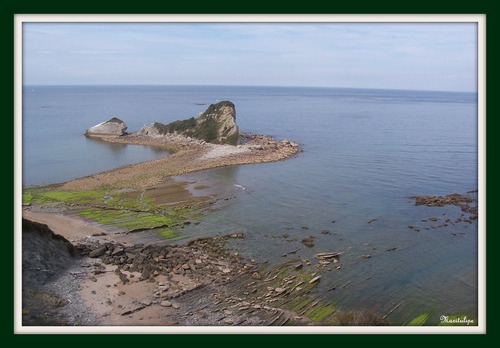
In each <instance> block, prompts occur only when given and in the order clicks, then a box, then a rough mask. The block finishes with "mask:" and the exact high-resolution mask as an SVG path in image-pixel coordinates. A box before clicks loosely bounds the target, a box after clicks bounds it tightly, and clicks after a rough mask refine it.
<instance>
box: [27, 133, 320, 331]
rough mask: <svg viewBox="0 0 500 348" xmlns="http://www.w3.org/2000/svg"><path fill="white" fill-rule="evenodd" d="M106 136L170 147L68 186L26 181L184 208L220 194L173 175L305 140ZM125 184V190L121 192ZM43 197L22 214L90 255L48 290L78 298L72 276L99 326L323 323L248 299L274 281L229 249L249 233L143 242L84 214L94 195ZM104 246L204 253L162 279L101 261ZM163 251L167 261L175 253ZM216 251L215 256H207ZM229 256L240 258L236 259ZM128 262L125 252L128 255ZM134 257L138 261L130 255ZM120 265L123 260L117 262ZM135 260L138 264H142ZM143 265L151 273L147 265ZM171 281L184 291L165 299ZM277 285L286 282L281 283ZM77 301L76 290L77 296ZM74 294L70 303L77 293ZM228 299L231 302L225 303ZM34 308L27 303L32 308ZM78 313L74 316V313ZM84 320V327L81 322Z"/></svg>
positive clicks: (269, 153)
mask: <svg viewBox="0 0 500 348" xmlns="http://www.w3.org/2000/svg"><path fill="white" fill-rule="evenodd" d="M98 139H100V140H102V141H105V142H111V143H123V144H135V145H145V146H157V147H163V148H166V149H168V150H169V151H171V153H170V154H168V155H167V156H164V157H161V158H158V159H154V160H150V161H146V162H140V163H136V164H132V165H128V166H124V167H120V168H116V169H112V170H108V171H104V172H100V173H96V174H92V175H89V176H86V177H82V178H77V179H73V180H69V181H66V182H63V183H59V184H51V185H44V186H39V187H34V188H26V190H27V191H26V192H33V189H34V190H37V189H38V190H40V189H41V190H42V191H44V190H46V189H47V188H50V190H53V191H51V192H52V193H54V192H62V193H65V192H71V193H73V192H74V193H81V192H89V191H94V192H96V191H98V190H101V191H105V192H107V193H106V194H115V193H116V194H117V195H118V197H119V198H120V199H129V198H130V197H132V198H133V199H137V202H139V201H140V202H141V203H142V201H143V199H144V197H146V198H148V199H150V200H152V201H153V202H154V203H153V206H155V207H167V206H174V207H175V206H181V207H185V206H186V205H188V206H192V205H196V204H201V207H207V206H208V204H209V203H210V202H212V203H213V202H216V201H217V199H218V197H217V195H215V196H214V195H211V196H203V197H195V196H193V195H192V194H191V193H190V192H188V190H187V183H185V182H177V181H174V180H172V179H171V178H172V177H173V176H178V175H183V174H187V173H191V172H196V171H202V170H206V169H212V168H217V167H223V166H232V165H241V164H253V163H265V162H275V161H280V160H284V159H286V158H289V157H292V156H294V155H296V154H297V153H298V152H300V151H301V150H300V149H299V145H298V144H296V143H293V142H290V141H287V140H285V141H280V142H279V141H275V140H274V139H272V138H271V137H269V136H265V135H254V134H244V133H242V134H241V138H240V139H241V140H242V141H243V144H241V145H237V146H233V145H216V144H209V143H205V142H203V141H199V140H195V139H190V138H186V137H182V136H176V135H171V136H162V137H157V138H156V137H150V136H144V135H140V134H129V135H125V136H120V137H99V138H98ZM24 190H25V189H23V193H24ZM30 190H31V191H30ZM110 192H111V193H110ZM117 192H125V193H124V194H122V193H120V194H118V193H117ZM137 197H140V198H137ZM137 202H136V203H137ZM34 203H35V204H31V203H27V204H23V211H22V216H23V219H27V220H29V221H34V222H35V223H41V224H44V225H46V226H48V228H49V229H50V230H51V231H53V233H55V234H58V235H60V236H62V237H64V238H65V239H66V240H68V242H69V243H71V244H73V245H74V246H75V247H76V248H77V249H79V250H80V254H81V255H82V256H81V257H83V259H79V261H76V263H75V264H74V265H73V266H72V267H71V268H70V269H71V271H66V272H65V273H62V274H61V275H60V277H59V278H60V279H61V280H56V281H54V282H52V283H49V284H45V285H43V287H42V289H44V291H45V290H47V291H48V292H49V293H50V294H51V295H50V296H49V297H50V298H53V295H52V294H56V295H55V296H56V297H57V296H59V297H60V298H62V299H63V300H61V301H62V302H64V301H65V300H64V299H65V298H68V299H69V297H67V294H64V291H62V292H61V286H60V285H59V282H61V281H63V282H65V284H71V286H72V287H73V288H76V289H79V291H77V297H78V298H80V306H79V307H78V310H79V311H82V308H86V311H85V312H86V313H82V315H83V316H84V317H85V318H86V319H85V320H86V322H91V323H92V324H91V325H225V326H229V325H269V324H271V325H276V324H279V322H280V321H281V318H282V317H283V318H286V320H287V322H294V323H295V324H296V325H297V324H298V325H313V324H314V322H312V321H311V320H310V319H308V318H306V317H303V316H300V315H297V314H295V313H293V312H291V311H289V310H285V309H281V308H277V306H268V305H267V304H266V305H264V304H263V302H262V301H261V300H260V299H259V300H257V299H256V297H255V296H250V297H251V298H252V305H251V306H250V302H247V301H243V300H241V297H242V296H243V297H246V296H247V295H248V294H247V293H246V292H245V294H243V293H241V291H242V289H244V288H245V286H247V285H248V284H250V285H252V284H253V285H252V286H254V287H255V292H257V291H259V292H260V291H267V292H269V289H268V288H269V286H268V285H270V284H267V283H264V282H262V284H261V286H257V285H256V280H257V279H255V278H252V277H257V276H258V277H259V280H260V279H263V278H262V277H264V275H263V276H260V275H258V272H256V270H257V269H258V268H259V267H261V266H259V265H257V264H252V263H251V262H250V260H243V259H241V258H240V257H239V256H238V253H235V252H234V251H231V250H229V249H225V247H224V246H223V245H224V244H225V240H227V238H243V236H242V235H240V234H238V233H236V234H235V235H234V236H233V237H231V236H229V237H212V238H206V239H202V240H198V239H197V240H191V241H189V240H183V241H182V242H180V244H179V245H177V244H172V242H171V241H169V240H168V239H164V240H162V239H161V238H160V237H157V240H156V241H148V240H146V241H145V240H141V239H140V238H141V237H137V234H136V233H133V234H128V233H125V234H124V233H123V232H110V231H109V230H108V228H107V227H108V226H107V225H103V224H102V223H99V222H98V223H97V224H96V223H95V222H94V221H92V220H88V219H87V218H84V217H82V216H79V215H77V214H76V212H77V211H78V209H82V208H84V207H86V206H92V205H93V204H95V201H94V202H93V203H91V202H87V201H85V199H82V200H77V201H65V200H62V201H56V202H51V201H49V202H42V203H39V202H37V201H34ZM104 205H106V203H105V204H104ZM101 208H103V207H101ZM103 209H104V210H106V209H112V210H114V209H123V207H122V206H113V207H104V208H103ZM188 221H189V220H188ZM185 223H186V222H185ZM174 243H175V242H174ZM221 243H222V244H221ZM103 245H105V246H106V247H107V248H110V251H109V252H107V253H106V255H108V254H109V255H111V254H113V255H114V253H115V252H116V248H129V249H127V250H128V251H127V255H129V256H130V254H131V253H132V252H133V250H135V249H134V248H139V249H140V250H145V249H146V248H156V249H153V250H156V251H155V252H156V253H158V252H161V250H166V249H172V248H174V250H176V249H175V248H177V250H182V252H181V253H180V254H179V255H181V254H182V255H184V254H185V255H188V254H193V252H194V254H195V255H194V256H195V258H193V259H191V258H187V259H186V260H184V261H185V263H184V264H182V265H181V264H179V265H177V266H176V267H177V268H174V267H173V266H172V268H168V269H163V271H162V272H161V273H160V272H158V270H161V268H158V269H157V271H156V272H155V275H154V277H153V275H151V277H149V278H148V279H147V281H145V280H146V279H144V277H141V273H140V272H141V269H142V266H141V265H139V266H138V267H139V269H134V270H133V271H130V270H129V269H128V267H129V264H127V263H125V264H123V263H121V264H117V262H119V261H117V260H115V261H113V262H111V263H110V262H108V261H107V259H106V258H105V257H106V256H105V255H103V256H102V257H101V258H99V257H98V258H97V259H95V258H92V257H91V255H92V253H91V252H92V251H93V250H95V249H96V248H102V246H103ZM198 245H199V246H198ZM141 248H144V249H141ZM221 248H222V249H221ZM139 249H138V250H139ZM23 253H24V251H23ZM163 257H164V258H165V260H166V259H167V254H165V255H163ZM209 259H210V261H207V260H209ZM132 260H133V259H132ZM154 260H157V261H158V258H154ZM230 260H232V262H229V261H230ZM120 261H123V259H122V258H121V259H120ZM130 262H131V260H129V263H130ZM172 262H175V260H174V261H172ZM113 265H117V267H114V266H113ZM186 265H187V267H186ZM135 266H136V267H137V265H135ZM201 266H204V267H206V268H207V267H208V268H207V270H210V271H209V273H207V274H204V273H203V272H202V273H200V272H199V271H198V272H197V271H196V267H201ZM144 267H152V266H151V260H149V261H147V262H146V261H144ZM155 267H156V266H155ZM250 271H252V272H250ZM274 271H275V270H274ZM137 272H139V273H137ZM190 272H193V273H194V274H195V276H193V275H191V274H190ZM249 272H250V273H249ZM142 273H143V274H142V275H144V272H142ZM256 274H257V275H256ZM76 275H79V276H76ZM265 277H267V276H265ZM124 279H127V280H126V281H125V280H124ZM213 281H215V283H213ZM226 283H228V284H239V285H240V286H238V289H233V290H232V291H233V294H232V295H236V294H237V295H238V296H240V297H238V298H239V299H240V300H238V303H236V304H234V301H235V300H234V299H233V296H232V295H231V296H225V295H224V296H222V294H224V293H226V294H227V292H228V290H227V288H226V285H225V284H226ZM167 285H168V287H169V288H170V289H171V290H172V289H176V291H177V292H175V293H174V295H169V296H173V297H172V299H170V297H169V298H168V299H165V298H163V296H164V295H166V294H167V293H168V292H167V291H165V294H163V290H161V289H165V286H167ZM264 285H266V286H264ZM315 285H317V284H314V286H315ZM278 289H281V288H280V287H278ZM23 290H24V288H23ZM29 291H30V290H29V289H28V292H29ZM42 293H43V292H42ZM158 294H159V295H158ZM168 294H170V293H168ZM269 294H270V295H272V297H273V298H275V301H276V300H278V298H281V297H282V292H276V293H275V292H274V290H273V291H271V292H270V293H269ZM37 296H38V295H37ZM193 296H195V297H196V298H197V297H198V296H201V297H204V298H206V299H207V301H208V302H206V303H205V304H204V305H203V306H201V307H203V308H201V307H200V308H201V309H200V308H198V307H199V306H198V305H197V304H196V303H197V302H198V301H194V298H192V297H193ZM254 297H255V298H254ZM74 300H75V298H73V301H74ZM61 301H59V302H61ZM68 301H69V303H71V300H68ZM191 302H193V303H191ZM195 302H196V303H195ZM223 302H229V303H226V306H223V305H222V303H223ZM228 304H229V305H230V307H231V308H232V307H234V310H229V309H228V306H227V305H228ZM268 304H269V303H268ZM179 305H180V306H182V307H181V310H179V309H178V307H177V306H179ZM45 307H46V306H45ZM49 307H50V305H49ZM63 308H64V310H61V311H62V312H66V313H69V316H71V315H72V314H75V315H76V312H75V313H72V309H71V305H66V306H64V307H63ZM183 308H191V311H195V312H196V314H193V313H192V314H193V315H191V316H190V317H186V313H185V312H184V311H183V310H182V309H183ZM207 308H208V309H210V311H209V312H207ZM29 310H32V311H35V312H36V308H33V307H32V308H30V309H29ZM29 310H28V309H27V310H26V311H28V312H29ZM53 310H54V311H55V313H58V315H59V313H60V312H61V311H59V309H57V308H54V309H53ZM128 312H130V313H128ZM135 312H138V314H140V316H135V314H134V313H135ZM248 312H250V313H252V318H254V319H250V318H249V317H247V318H246V316H247V313H248ZM124 313H128V314H124ZM189 313H190V312H188V313H187V314H189ZM200 313H201V314H200ZM78 315H79V314H78ZM66 316H68V315H66ZM278 316H279V318H278ZM70 319H71V318H68V320H70ZM278 319H279V320H278ZM75 324H77V325H78V323H75Z"/></svg>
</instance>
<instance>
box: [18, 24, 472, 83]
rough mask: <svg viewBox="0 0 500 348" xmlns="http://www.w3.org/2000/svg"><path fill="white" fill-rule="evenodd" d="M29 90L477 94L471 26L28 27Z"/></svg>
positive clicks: (26, 69)
mask: <svg viewBox="0 0 500 348" xmlns="http://www.w3.org/2000/svg"><path fill="white" fill-rule="evenodd" d="M23 84H24V85H137V84H140V85H237V86H304V87H305V86H311V87H345V88H380V89H409V90H438V91H462V92H475V91H476V89H477V26H476V24H475V23H26V22H25V23H23Z"/></svg>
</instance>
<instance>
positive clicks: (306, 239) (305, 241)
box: [302, 238, 314, 248]
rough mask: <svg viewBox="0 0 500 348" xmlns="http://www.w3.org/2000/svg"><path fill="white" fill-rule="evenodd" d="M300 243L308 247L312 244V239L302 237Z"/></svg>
mask: <svg viewBox="0 0 500 348" xmlns="http://www.w3.org/2000/svg"><path fill="white" fill-rule="evenodd" d="M302 243H303V244H304V245H305V246H306V247H309V248H312V247H313V246H314V240H313V239H312V238H304V239H302Z"/></svg>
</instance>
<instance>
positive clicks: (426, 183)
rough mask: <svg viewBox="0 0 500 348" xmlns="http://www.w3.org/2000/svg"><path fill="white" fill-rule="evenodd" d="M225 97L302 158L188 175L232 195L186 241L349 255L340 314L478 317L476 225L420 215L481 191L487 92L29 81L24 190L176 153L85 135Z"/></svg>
mask: <svg viewBox="0 0 500 348" xmlns="http://www.w3.org/2000/svg"><path fill="white" fill-rule="evenodd" d="M222 100H230V101H232V102H233V103H234V104H235V105H236V113H237V123H238V125H239V127H240V130H241V131H243V132H253V133H261V134H268V135H272V136H274V137H275V138H277V139H278V140H282V139H289V140H292V141H294V142H298V143H300V144H301V148H302V149H303V152H301V153H300V154H298V155H297V156H295V157H294V158H291V159H288V160H286V161H281V162H276V163H267V164H253V165H244V166H235V167H225V168H217V169H213V170H208V171H203V172H198V173H192V174H189V175H185V176H182V177H178V178H177V180H184V181H189V182H193V183H198V184H199V183H205V184H207V186H209V187H210V188H208V189H207V193H210V192H209V191H210V190H211V192H214V191H216V192H218V193H219V195H221V196H224V197H226V198H231V199H230V200H229V201H225V202H226V203H225V205H224V208H223V209H220V210H217V211H215V212H213V213H210V214H208V215H207V216H205V217H204V218H203V219H202V220H201V223H200V224H199V225H190V226H188V227H186V228H185V229H184V230H183V233H185V235H187V236H201V235H203V236H209V235H218V234H226V233H232V232H235V231H243V232H245V233H246V238H245V240H244V241H243V242H235V243H234V244H233V245H232V246H233V247H235V248H237V249H238V250H239V251H240V252H241V253H242V254H244V255H245V256H247V257H249V258H253V259H256V260H258V261H264V260H269V261H270V263H271V264H280V263H282V262H285V261H287V260H288V259H291V258H302V259H310V260H313V259H314V255H315V254H316V253H318V252H323V251H336V252H342V256H341V258H340V260H341V268H340V269H339V270H337V269H336V268H334V267H331V269H332V270H331V271H326V272H325V273H324V274H323V277H322V280H321V282H320V285H319V287H318V289H317V295H318V296H319V297H320V298H322V299H323V300H325V301H328V302H332V303H334V304H335V305H336V306H338V307H339V308H345V309H350V310H356V309H370V310H374V311H377V312H379V313H381V314H387V315H388V319H389V321H390V323H391V324H393V325H401V324H404V323H405V322H407V321H408V320H410V319H412V318H413V317H415V316H417V315H419V314H422V313H425V312H428V313H431V319H432V322H433V323H438V322H439V317H440V316H441V315H450V314H459V313H470V314H472V315H477V273H478V272H477V267H478V265H477V256H478V248H477V240H478V238H477V222H476V221H474V222H473V223H472V224H469V223H460V224H456V225H450V226H448V227H442V228H438V229H429V230H426V229H425V228H429V226H430V224H429V223H428V222H422V220H426V219H427V218H428V217H430V216H437V217H439V218H440V219H445V218H447V217H450V218H455V217H456V216H460V213H461V212H460V209H459V208H458V207H454V206H451V207H442V208H429V207H422V206H419V207H416V206H414V201H413V200H412V199H411V197H412V196H415V195H448V194H451V193H461V194H466V193H467V192H469V191H474V190H477V187H478V138H477V125H478V114H477V95H476V94H475V93H454V92H424V91H396V90H373V89H339V88H298V87H297V88H292V87H215V86H78V87H76V86H57V87H55V86H52V87H44V86H26V87H24V89H23V123H22V124H23V139H22V145H23V186H25V187H26V186H31V185H39V184H47V183H54V182H61V181H65V180H69V179H72V178H76V177H80V176H84V175H89V174H92V173H95V172H99V171H102V170H108V169H112V168H115V167H119V166H123V165H127V164H131V163H135V162H139V161H144V160H149V159H153V158H156V157H158V156H164V155H166V154H167V153H166V152H165V151H164V150H161V149H158V148H156V149H155V148H151V147H145V146H137V145H121V144H108V143H104V142H102V141H99V140H95V139H90V138H86V137H85V136H84V135H83V133H84V132H85V130H86V129H87V128H89V127H91V126H93V125H95V124H97V123H99V122H102V121H105V120H107V119H109V118H111V117H118V118H120V119H122V120H123V121H125V122H126V123H127V125H128V127H129V128H128V130H129V131H137V130H139V129H140V128H141V127H142V126H143V125H144V124H150V123H152V122H154V121H158V122H163V123H168V122H170V121H174V120H177V119H183V118H188V117H192V116H196V115H197V114H199V113H200V112H203V111H204V110H205V109H206V107H207V106H208V105H209V104H211V103H216V102H217V101H222ZM199 193H200V194H203V193H204V192H203V191H202V192H199ZM470 194H473V193H470ZM370 221H371V222H370ZM409 225H412V226H415V227H418V228H419V229H420V232H416V231H415V230H414V229H410V228H408V226H409ZM322 230H328V231H330V233H329V234H322V233H321V231H322ZM284 235H286V236H287V237H284ZM309 236H312V237H314V247H312V248H308V247H306V246H304V245H303V244H302V243H301V240H302V239H303V238H304V237H309ZM393 247H396V249H394V250H392V251H387V250H388V249H391V248H393ZM297 249H299V250H298V251H297V252H296V253H295V254H293V255H292V254H290V255H288V256H287V257H283V255H284V254H286V253H288V252H290V251H294V250H297Z"/></svg>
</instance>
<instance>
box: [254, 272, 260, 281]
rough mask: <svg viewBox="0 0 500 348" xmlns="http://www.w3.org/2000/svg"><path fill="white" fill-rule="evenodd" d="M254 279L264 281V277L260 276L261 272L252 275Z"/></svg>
mask: <svg viewBox="0 0 500 348" xmlns="http://www.w3.org/2000/svg"><path fill="white" fill-rule="evenodd" d="M252 278H253V279H257V280H259V279H262V277H261V276H260V273H259V272H253V273H252Z"/></svg>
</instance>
